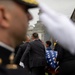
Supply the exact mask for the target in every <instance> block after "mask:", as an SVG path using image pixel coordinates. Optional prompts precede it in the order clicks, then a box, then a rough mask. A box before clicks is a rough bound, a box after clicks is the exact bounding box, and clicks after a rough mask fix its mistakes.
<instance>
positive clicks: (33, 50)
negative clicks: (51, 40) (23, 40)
mask: <svg viewBox="0 0 75 75" xmlns="http://www.w3.org/2000/svg"><path fill="white" fill-rule="evenodd" d="M27 54H29V67H30V69H31V72H32V74H33V75H43V74H44V67H45V65H46V60H45V47H44V45H43V44H42V42H41V41H40V40H34V41H32V42H30V43H29V44H28V46H27V48H26V51H25V52H24V54H23V56H22V59H21V62H23V63H24V64H25V62H26V61H25V58H26V57H27ZM25 66H26V65H25Z"/></svg>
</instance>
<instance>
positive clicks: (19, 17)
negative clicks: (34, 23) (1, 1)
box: [10, 4, 32, 41]
mask: <svg viewBox="0 0 75 75" xmlns="http://www.w3.org/2000/svg"><path fill="white" fill-rule="evenodd" d="M31 19H32V16H31V15H30V13H29V12H28V9H27V8H26V7H23V6H19V5H17V4H15V8H14V11H12V15H11V20H10V24H11V26H10V32H11V33H10V34H11V36H13V37H15V38H16V39H18V40H20V41H23V40H24V38H25V35H26V33H27V29H28V24H29V20H31Z"/></svg>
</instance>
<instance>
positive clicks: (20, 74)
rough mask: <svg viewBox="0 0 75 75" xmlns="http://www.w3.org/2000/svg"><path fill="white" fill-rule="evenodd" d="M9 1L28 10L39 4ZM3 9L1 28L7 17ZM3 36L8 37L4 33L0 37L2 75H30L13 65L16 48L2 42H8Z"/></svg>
mask: <svg viewBox="0 0 75 75" xmlns="http://www.w3.org/2000/svg"><path fill="white" fill-rule="evenodd" d="M3 1H6V0H3ZM7 1H13V2H14V3H15V4H18V5H23V6H25V7H27V8H28V9H29V8H35V7H37V3H36V1H34V0H7ZM2 3H3V2H2ZM6 3H7V2H6ZM1 8H3V7H1ZM1 8H0V16H1V15H2V14H3V15H2V16H1V17H0V27H2V25H3V26H4V23H3V24H2V23H1V22H2V20H3V19H6V18H5V17H3V16H5V15H4V13H3V12H4V11H3V10H1ZM11 10H13V9H11ZM13 11H14V10H13ZM2 17H3V19H2ZM1 19H2V20H1ZM1 24H2V25H1ZM1 29H2V28H1ZM2 30H3V29H2ZM0 32H1V31H0ZM2 36H7V35H3V33H2V34H1V35H0V41H1V42H0V75H30V74H29V73H28V71H27V70H25V69H23V68H21V67H19V66H17V65H16V64H14V63H13V60H14V48H13V47H12V46H10V45H9V43H8V44H6V43H5V42H6V41H2V40H7V38H5V39H3V38H1V37H2ZM17 39H18V38H17ZM8 42H9V40H8ZM15 46H16V45H15Z"/></svg>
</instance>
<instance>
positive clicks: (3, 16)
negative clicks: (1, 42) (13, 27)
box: [0, 6, 10, 28]
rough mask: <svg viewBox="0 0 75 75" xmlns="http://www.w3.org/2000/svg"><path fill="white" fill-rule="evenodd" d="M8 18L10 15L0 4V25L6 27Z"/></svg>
mask: <svg viewBox="0 0 75 75" xmlns="http://www.w3.org/2000/svg"><path fill="white" fill-rule="evenodd" d="M9 20H10V17H9V13H8V11H7V10H6V9H5V8H4V7H2V6H0V27H2V28H8V27H9Z"/></svg>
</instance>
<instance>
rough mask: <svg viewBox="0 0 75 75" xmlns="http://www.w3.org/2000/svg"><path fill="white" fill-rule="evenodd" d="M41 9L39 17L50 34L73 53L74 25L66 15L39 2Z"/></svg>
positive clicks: (74, 47) (74, 51)
mask: <svg viewBox="0 0 75 75" xmlns="http://www.w3.org/2000/svg"><path fill="white" fill-rule="evenodd" d="M39 7H40V9H41V10H42V14H41V15H40V19H41V21H42V22H43V24H44V26H45V27H46V28H47V30H48V32H49V33H50V35H52V37H53V38H54V39H55V40H58V43H59V44H60V45H62V46H63V47H64V48H66V49H67V50H69V51H70V52H71V53H72V54H74V53H75V26H74V24H73V23H72V22H71V20H69V19H68V18H67V17H66V16H64V15H62V14H59V13H57V12H55V11H53V10H51V9H50V8H49V7H48V6H47V5H46V4H42V3H41V2H39Z"/></svg>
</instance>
